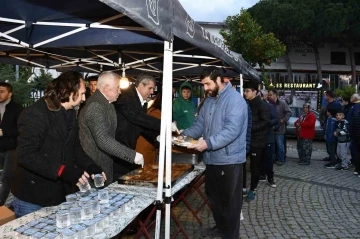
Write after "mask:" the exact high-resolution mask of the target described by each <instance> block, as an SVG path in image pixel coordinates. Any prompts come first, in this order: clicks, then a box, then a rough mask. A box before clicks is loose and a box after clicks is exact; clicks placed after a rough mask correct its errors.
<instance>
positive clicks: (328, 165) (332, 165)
mask: <svg viewBox="0 0 360 239" xmlns="http://www.w3.org/2000/svg"><path fill="white" fill-rule="evenodd" d="M324 167H325V168H335V165H334V164H331V163H327V164H325V165H324Z"/></svg>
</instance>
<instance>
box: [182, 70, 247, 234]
mask: <svg viewBox="0 0 360 239" xmlns="http://www.w3.org/2000/svg"><path fill="white" fill-rule="evenodd" d="M200 79H201V82H202V84H203V85H204V89H205V91H206V92H207V93H208V94H209V96H208V97H207V98H206V100H205V102H204V104H203V106H202V108H201V109H200V112H199V115H198V117H197V118H196V120H195V122H194V123H193V125H192V126H191V127H190V128H188V129H186V130H184V131H183V132H182V134H183V135H185V136H190V137H192V138H195V139H198V138H200V137H201V136H203V139H200V140H199V141H198V143H197V144H195V145H193V146H189V148H193V149H195V150H198V151H200V152H204V163H205V164H206V171H205V191H206V194H207V197H208V199H209V202H210V204H211V209H212V213H213V216H214V220H215V223H216V226H215V227H213V228H209V229H206V230H203V231H202V235H203V236H204V237H207V236H208V237H223V238H231V239H238V238H239V230H240V211H241V206H242V180H243V178H242V172H243V170H242V167H243V164H244V162H245V160H246V132H247V129H246V128H247V126H248V122H247V121H248V110H247V109H248V106H247V104H246V102H245V100H244V99H243V98H242V97H241V95H240V94H239V93H238V92H237V91H236V90H234V89H233V88H232V86H231V83H225V82H224V79H223V77H222V76H221V73H220V71H219V69H218V68H216V67H207V68H205V69H204V70H203V72H202V73H201V75H200Z"/></svg>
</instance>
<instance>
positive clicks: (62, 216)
mask: <svg viewBox="0 0 360 239" xmlns="http://www.w3.org/2000/svg"><path fill="white" fill-rule="evenodd" d="M68 226H70V213H69V211H67V210H60V211H58V212H57V213H56V227H58V228H64V227H68Z"/></svg>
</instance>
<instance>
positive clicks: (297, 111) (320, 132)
mask: <svg viewBox="0 0 360 239" xmlns="http://www.w3.org/2000/svg"><path fill="white" fill-rule="evenodd" d="M290 110H291V112H292V114H291V117H290V118H289V121H288V123H287V126H286V135H288V136H296V135H295V134H296V128H295V125H294V123H295V121H296V120H297V119H298V118H299V116H300V115H301V114H302V112H303V108H302V107H290ZM311 111H312V112H313V113H314V114H315V116H316V122H315V138H317V139H324V129H323V128H322V127H321V125H320V121H319V112H317V111H315V110H311Z"/></svg>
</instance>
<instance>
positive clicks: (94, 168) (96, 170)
mask: <svg viewBox="0 0 360 239" xmlns="http://www.w3.org/2000/svg"><path fill="white" fill-rule="evenodd" d="M86 172H87V173H88V174H89V175H93V174H101V173H102V172H103V170H102V168H101V167H100V166H98V165H97V164H90V165H89V166H88V167H87V169H86Z"/></svg>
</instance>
